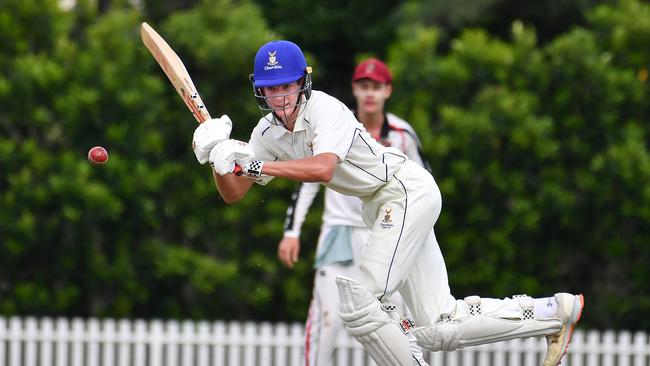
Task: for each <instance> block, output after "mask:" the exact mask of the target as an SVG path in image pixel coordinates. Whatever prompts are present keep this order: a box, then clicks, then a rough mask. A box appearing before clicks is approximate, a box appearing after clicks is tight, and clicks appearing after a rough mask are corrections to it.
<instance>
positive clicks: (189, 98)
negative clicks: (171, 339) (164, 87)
mask: <svg viewBox="0 0 650 366" xmlns="http://www.w3.org/2000/svg"><path fill="white" fill-rule="evenodd" d="M140 37H141V38H142V42H143V43H144V45H145V46H146V47H147V49H148V50H149V52H151V54H152V55H153V57H154V58H155V59H156V61H157V62H158V65H160V67H161V68H162V69H163V71H164V72H165V75H167V77H168V78H169V81H171V83H172V85H173V86H174V89H176V91H177V92H178V94H179V95H180V96H181V98H182V99H183V102H185V105H187V108H189V109H190V111H191V112H192V114H193V115H194V118H195V119H196V121H197V122H199V123H202V122H204V121H206V120H208V119H210V118H212V117H210V113H209V112H208V109H207V108H206V107H205V104H203V101H202V100H201V96H200V95H199V93H198V92H197V91H196V87H195V86H194V83H193V82H192V78H191V77H190V74H189V73H188V72H187V69H185V65H183V62H182V61H181V59H180V58H179V57H178V55H177V54H176V52H174V50H173V49H172V48H171V47H170V46H169V44H167V42H166V41H165V40H164V39H163V38H162V37H161V36H160V34H158V32H156V31H155V30H154V29H153V28H152V27H151V26H150V25H149V24H147V22H143V23H142V25H141V26H140Z"/></svg>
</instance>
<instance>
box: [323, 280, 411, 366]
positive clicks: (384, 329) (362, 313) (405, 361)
mask: <svg viewBox="0 0 650 366" xmlns="http://www.w3.org/2000/svg"><path fill="white" fill-rule="evenodd" d="M336 285H337V286H338V290H339V301H340V303H339V312H340V315H341V318H342V319H343V322H344V323H345V326H346V328H347V329H348V332H350V334H351V335H352V336H353V337H354V338H355V339H356V340H357V341H358V342H359V343H361V345H363V348H365V350H366V351H367V352H368V354H369V355H370V357H372V359H373V360H374V361H375V363H377V365H379V366H411V365H413V357H412V356H411V349H410V346H409V343H408V340H407V339H406V337H405V336H404V333H402V331H401V330H400V328H399V326H398V325H397V323H396V322H395V321H393V320H391V318H390V317H389V316H388V314H387V313H386V312H384V311H383V310H382V309H381V304H380V302H379V300H377V299H376V298H375V297H374V296H373V295H372V293H370V291H369V290H368V289H367V288H365V287H363V286H362V285H361V284H359V283H357V282H355V281H353V280H350V279H347V278H343V277H337V278H336Z"/></svg>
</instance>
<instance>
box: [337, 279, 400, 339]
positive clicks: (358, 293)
mask: <svg viewBox="0 0 650 366" xmlns="http://www.w3.org/2000/svg"><path fill="white" fill-rule="evenodd" d="M336 285H337V286H338V291H339V314H340V316H341V319H343V322H344V323H345V326H346V328H347V329H348V331H349V332H350V334H351V335H353V336H355V337H360V336H364V335H366V334H369V333H372V332H374V331H376V330H377V329H379V328H381V327H382V326H383V325H384V324H386V323H388V322H390V318H389V317H388V315H387V314H386V313H385V312H384V311H382V310H381V304H380V303H379V300H377V299H376V298H375V297H374V296H373V295H372V293H370V291H369V290H368V289H367V288H365V287H363V286H362V285H361V284H359V283H357V282H355V281H353V280H350V279H348V278H343V277H337V278H336Z"/></svg>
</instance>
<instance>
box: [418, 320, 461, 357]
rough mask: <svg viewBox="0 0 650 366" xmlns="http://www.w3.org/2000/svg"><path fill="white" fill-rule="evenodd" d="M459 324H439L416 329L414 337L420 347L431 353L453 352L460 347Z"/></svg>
mask: <svg viewBox="0 0 650 366" xmlns="http://www.w3.org/2000/svg"><path fill="white" fill-rule="evenodd" d="M458 328H459V327H458V324H454V323H439V324H435V325H430V326H425V327H419V328H415V329H414V330H413V335H414V336H415V339H416V340H417V343H418V346H420V347H422V348H424V349H427V350H429V351H453V350H455V349H457V348H458V346H459V345H460V331H459V329H458Z"/></svg>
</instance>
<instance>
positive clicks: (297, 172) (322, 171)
mask: <svg viewBox="0 0 650 366" xmlns="http://www.w3.org/2000/svg"><path fill="white" fill-rule="evenodd" d="M337 163H338V157H337V156H336V155H334V154H330V153H327V154H320V155H316V156H312V157H310V158H306V159H298V160H289V161H269V162H264V167H263V168H262V173H263V174H266V175H272V176H274V177H280V178H287V179H292V180H297V181H300V182H329V181H330V180H332V175H333V174H334V168H336V164H337Z"/></svg>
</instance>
